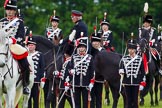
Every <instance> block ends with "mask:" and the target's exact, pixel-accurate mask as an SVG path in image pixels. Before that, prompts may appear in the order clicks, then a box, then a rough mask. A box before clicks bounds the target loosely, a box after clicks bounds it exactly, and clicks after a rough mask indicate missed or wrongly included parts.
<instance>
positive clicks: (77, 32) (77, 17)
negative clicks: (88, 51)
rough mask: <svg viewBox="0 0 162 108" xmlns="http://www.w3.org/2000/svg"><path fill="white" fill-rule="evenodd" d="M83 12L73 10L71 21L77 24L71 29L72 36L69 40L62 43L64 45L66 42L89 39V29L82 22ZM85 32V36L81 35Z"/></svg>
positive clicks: (66, 39)
mask: <svg viewBox="0 0 162 108" xmlns="http://www.w3.org/2000/svg"><path fill="white" fill-rule="evenodd" d="M82 15H83V14H82V12H80V11H78V10H72V12H71V19H72V21H73V23H74V24H75V25H74V27H73V28H72V29H71V34H73V35H69V36H68V37H67V38H65V39H64V40H63V41H62V42H63V44H64V43H66V42H69V43H70V42H72V41H73V40H77V39H78V38H81V37H82V36H83V37H88V27H87V25H86V24H85V23H84V22H83V20H82ZM81 32H83V34H84V35H81Z"/></svg>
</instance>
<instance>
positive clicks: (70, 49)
mask: <svg viewBox="0 0 162 108" xmlns="http://www.w3.org/2000/svg"><path fill="white" fill-rule="evenodd" d="M73 52H74V43H72V42H71V43H70V44H69V43H67V45H66V47H65V51H64V53H65V54H68V55H70V56H71V55H72V54H73Z"/></svg>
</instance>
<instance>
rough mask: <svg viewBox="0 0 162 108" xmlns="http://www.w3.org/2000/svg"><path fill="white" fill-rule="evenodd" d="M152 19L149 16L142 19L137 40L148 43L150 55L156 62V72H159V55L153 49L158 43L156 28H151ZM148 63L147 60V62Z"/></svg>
mask: <svg viewBox="0 0 162 108" xmlns="http://www.w3.org/2000/svg"><path fill="white" fill-rule="evenodd" d="M152 23H153V18H152V16H151V15H148V14H147V15H145V16H144V17H143V26H142V27H141V28H139V40H140V39H141V38H144V39H146V40H147V42H148V43H149V46H150V47H151V52H152V53H151V54H152V55H153V59H154V60H155V61H156V64H157V65H156V66H157V69H158V70H157V71H161V70H160V55H159V52H158V51H157V50H156V49H155V47H156V46H155V45H156V44H154V43H155V42H156V41H158V36H157V31H156V28H154V27H152ZM146 56H147V58H149V54H146ZM147 61H148V60H147Z"/></svg>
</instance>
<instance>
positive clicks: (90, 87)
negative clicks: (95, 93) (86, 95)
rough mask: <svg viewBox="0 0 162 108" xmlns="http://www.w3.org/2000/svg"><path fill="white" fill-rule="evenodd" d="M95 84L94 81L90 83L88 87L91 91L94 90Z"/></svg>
mask: <svg viewBox="0 0 162 108" xmlns="http://www.w3.org/2000/svg"><path fill="white" fill-rule="evenodd" d="M93 85H94V84H92V83H90V84H89V86H88V88H89V90H90V91H91V90H92V88H93Z"/></svg>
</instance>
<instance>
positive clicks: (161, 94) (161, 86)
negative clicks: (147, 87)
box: [160, 76, 162, 100]
mask: <svg viewBox="0 0 162 108" xmlns="http://www.w3.org/2000/svg"><path fill="white" fill-rule="evenodd" d="M160 100H162V76H160Z"/></svg>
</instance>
